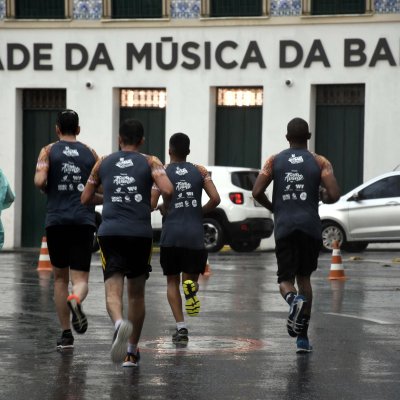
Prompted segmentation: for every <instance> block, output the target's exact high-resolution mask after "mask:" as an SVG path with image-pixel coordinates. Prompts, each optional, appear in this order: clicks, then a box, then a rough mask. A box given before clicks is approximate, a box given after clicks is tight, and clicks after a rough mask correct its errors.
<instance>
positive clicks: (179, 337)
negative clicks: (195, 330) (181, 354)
mask: <svg viewBox="0 0 400 400" xmlns="http://www.w3.org/2000/svg"><path fill="white" fill-rule="evenodd" d="M188 341H189V332H188V330H187V329H186V328H181V329H179V331H178V329H177V330H176V332H175V333H174V334H173V335H172V342H173V343H187V342H188Z"/></svg>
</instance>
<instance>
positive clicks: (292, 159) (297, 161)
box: [288, 154, 304, 164]
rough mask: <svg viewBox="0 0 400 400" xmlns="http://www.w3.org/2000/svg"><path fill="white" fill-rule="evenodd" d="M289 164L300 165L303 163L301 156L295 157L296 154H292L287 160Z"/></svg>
mask: <svg viewBox="0 0 400 400" xmlns="http://www.w3.org/2000/svg"><path fill="white" fill-rule="evenodd" d="M288 161H289V162H290V163H291V164H301V163H302V162H304V160H303V156H298V157H296V154H292V156H291V157H290V158H289V160H288Z"/></svg>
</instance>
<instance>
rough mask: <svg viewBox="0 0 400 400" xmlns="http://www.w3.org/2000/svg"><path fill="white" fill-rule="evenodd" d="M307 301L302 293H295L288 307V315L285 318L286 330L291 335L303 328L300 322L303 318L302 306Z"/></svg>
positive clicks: (298, 332)
mask: <svg viewBox="0 0 400 400" xmlns="http://www.w3.org/2000/svg"><path fill="white" fill-rule="evenodd" d="M306 302H307V300H306V298H305V297H304V296H302V295H297V296H296V297H295V298H294V300H293V302H292V304H291V305H290V309H289V316H288V319H287V324H286V326H287V331H288V334H289V335H290V336H292V337H296V336H297V335H299V334H300V333H301V332H302V330H303V329H304V324H303V323H302V318H303V307H304V304H305V303H306Z"/></svg>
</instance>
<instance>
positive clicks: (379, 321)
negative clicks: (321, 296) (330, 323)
mask: <svg viewBox="0 0 400 400" xmlns="http://www.w3.org/2000/svg"><path fill="white" fill-rule="evenodd" d="M324 314H328V315H335V316H337V317H345V318H353V319H361V320H363V321H368V322H374V323H375V324H380V325H393V322H388V321H383V320H381V319H374V318H364V317H358V316H357V315H351V314H339V313H331V312H328V313H324Z"/></svg>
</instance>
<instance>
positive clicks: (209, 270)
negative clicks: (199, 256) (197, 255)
mask: <svg viewBox="0 0 400 400" xmlns="http://www.w3.org/2000/svg"><path fill="white" fill-rule="evenodd" d="M211 274H212V272H211V267H210V264H209V262H208V258H207V264H206V269H205V270H204V274H203V275H205V276H210V275H211Z"/></svg>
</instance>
